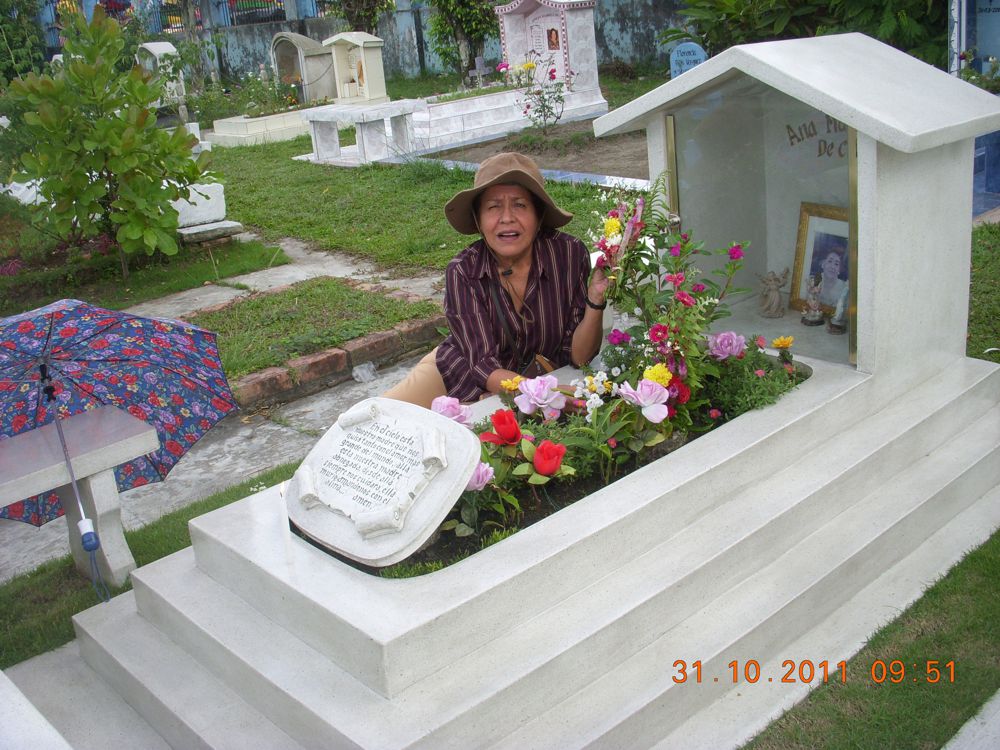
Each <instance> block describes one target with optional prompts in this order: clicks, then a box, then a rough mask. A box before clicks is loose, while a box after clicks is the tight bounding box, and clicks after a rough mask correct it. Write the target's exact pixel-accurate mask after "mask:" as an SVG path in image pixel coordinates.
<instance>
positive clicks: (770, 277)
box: [757, 267, 788, 318]
mask: <svg viewBox="0 0 1000 750" xmlns="http://www.w3.org/2000/svg"><path fill="white" fill-rule="evenodd" d="M757 278H758V279H760V314H761V315H763V316H764V317H765V318H781V317H784V315H785V306H784V305H782V304H781V287H783V286H784V285H785V284H787V283H788V268H787V267H786V268H785V270H784V271H782V273H781V276H778V274H776V273H775V272H774V271H768V272H767V275H766V276H761V275H760V274H757Z"/></svg>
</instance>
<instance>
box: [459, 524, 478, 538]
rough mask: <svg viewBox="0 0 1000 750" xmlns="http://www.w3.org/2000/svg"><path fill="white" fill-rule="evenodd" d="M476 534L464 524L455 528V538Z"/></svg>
mask: <svg viewBox="0 0 1000 750" xmlns="http://www.w3.org/2000/svg"><path fill="white" fill-rule="evenodd" d="M475 533H476V530H475V529H473V528H471V527H469V526H466V525H465V524H464V523H460V524H459V525H458V526H456V527H455V536H458V537H463V536H473V535H474V534H475Z"/></svg>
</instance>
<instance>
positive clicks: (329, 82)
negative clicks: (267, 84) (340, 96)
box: [271, 31, 337, 104]
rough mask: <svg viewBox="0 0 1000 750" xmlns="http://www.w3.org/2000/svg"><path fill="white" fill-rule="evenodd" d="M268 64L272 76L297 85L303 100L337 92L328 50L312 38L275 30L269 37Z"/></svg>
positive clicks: (316, 99)
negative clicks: (269, 53) (269, 52)
mask: <svg viewBox="0 0 1000 750" xmlns="http://www.w3.org/2000/svg"><path fill="white" fill-rule="evenodd" d="M271 68H272V69H273V70H274V76H275V78H277V79H278V80H279V81H281V82H282V83H288V84H291V85H294V86H295V87H296V88H297V89H298V91H299V94H300V96H299V101H301V102H302V103H303V104H308V103H310V102H314V101H323V100H326V99H333V98H335V97H336V96H337V86H336V84H335V73H334V68H333V58H332V57H331V56H330V50H329V48H327V47H325V46H324V45H322V44H320V43H319V42H317V41H316V40H315V39H310V38H309V37H307V36H303V35H302V34H296V33H294V32H291V31H280V32H278V33H277V34H275V35H274V37H273V38H272V39H271Z"/></svg>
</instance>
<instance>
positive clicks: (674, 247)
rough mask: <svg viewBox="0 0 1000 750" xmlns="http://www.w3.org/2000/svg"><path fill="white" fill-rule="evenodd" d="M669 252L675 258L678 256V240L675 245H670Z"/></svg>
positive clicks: (679, 247)
mask: <svg viewBox="0 0 1000 750" xmlns="http://www.w3.org/2000/svg"><path fill="white" fill-rule="evenodd" d="M670 254H671V255H672V256H674V257H675V258H677V257H679V256H680V254H681V243H679V242H678V243H677V244H676V245H672V246H671V248H670Z"/></svg>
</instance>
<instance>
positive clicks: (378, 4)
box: [325, 0, 396, 34]
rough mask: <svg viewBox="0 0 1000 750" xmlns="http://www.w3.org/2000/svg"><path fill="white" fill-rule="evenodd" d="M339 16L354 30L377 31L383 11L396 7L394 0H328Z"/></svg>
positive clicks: (327, 2)
mask: <svg viewBox="0 0 1000 750" xmlns="http://www.w3.org/2000/svg"><path fill="white" fill-rule="evenodd" d="M325 5H326V6H327V7H330V8H332V9H333V10H334V11H335V12H336V14H337V15H338V16H340V17H341V18H343V19H344V20H345V21H347V23H348V25H349V26H350V27H351V30H352V31H367V32H368V33H369V34H374V33H375V27H376V26H377V25H378V19H379V17H381V16H382V14H383V13H388V12H389V11H393V10H395V9H396V3H395V2H394V1H393V0H326V3H325Z"/></svg>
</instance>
